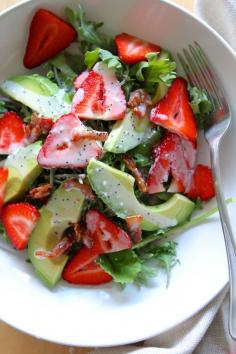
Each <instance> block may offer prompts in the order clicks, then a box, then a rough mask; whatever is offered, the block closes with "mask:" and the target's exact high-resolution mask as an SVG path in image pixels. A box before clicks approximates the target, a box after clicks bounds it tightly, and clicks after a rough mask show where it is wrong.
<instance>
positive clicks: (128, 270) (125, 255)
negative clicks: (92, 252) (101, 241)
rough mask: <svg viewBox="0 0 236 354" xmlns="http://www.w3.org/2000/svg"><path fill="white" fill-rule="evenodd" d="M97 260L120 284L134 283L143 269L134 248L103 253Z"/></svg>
mask: <svg viewBox="0 0 236 354" xmlns="http://www.w3.org/2000/svg"><path fill="white" fill-rule="evenodd" d="M96 262H97V263H99V264H100V265H101V267H102V268H103V269H104V270H105V271H106V272H107V273H109V274H110V275H111V276H112V277H113V279H114V281H115V282H117V283H120V284H127V283H133V282H134V281H135V279H136V277H137V275H138V274H139V272H140V271H141V262H140V260H139V257H138V256H137V255H136V253H135V252H134V251H132V250H125V251H120V252H115V253H110V254H106V255H102V256H100V257H99V258H98V260H97V261H96Z"/></svg>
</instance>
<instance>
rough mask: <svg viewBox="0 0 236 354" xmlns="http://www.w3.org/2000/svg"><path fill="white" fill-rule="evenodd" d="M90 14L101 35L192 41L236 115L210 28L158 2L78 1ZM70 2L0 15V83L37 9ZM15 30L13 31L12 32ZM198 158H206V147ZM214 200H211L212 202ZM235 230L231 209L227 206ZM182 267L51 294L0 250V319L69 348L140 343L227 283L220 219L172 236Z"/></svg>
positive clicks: (42, 2) (231, 172) (12, 68)
mask: <svg viewBox="0 0 236 354" xmlns="http://www.w3.org/2000/svg"><path fill="white" fill-rule="evenodd" d="M81 3H82V4H83V5H84V8H85V10H86V11H87V14H88V17H89V18H91V19H96V20H99V21H101V20H102V21H104V22H105V27H104V31H105V32H107V33H110V34H111V35H114V34H116V33H118V32H124V31H125V32H129V33H132V34H135V35H137V36H140V37H143V38H145V39H147V40H150V41H153V42H157V43H159V44H160V45H161V46H163V47H165V48H168V49H169V50H171V52H172V53H174V54H175V53H176V52H177V51H178V50H180V49H181V48H182V47H184V46H186V45H187V44H188V43H192V42H193V41H194V40H197V41H198V42H199V43H201V45H202V46H203V48H205V50H206V52H207V53H208V54H209V56H210V57H211V60H212V62H213V64H214V66H215V68H216V70H217V71H218V73H219V76H220V77H221V79H222V82H223V84H224V88H225V90H226V93H227V97H228V99H229V102H230V104H231V107H232V113H233V118H235V116H236V102H235V83H236V61H235V56H234V54H233V52H232V51H231V50H230V48H229V47H228V46H227V45H226V44H225V42H224V41H223V40H222V39H221V38H220V37H219V36H218V35H217V34H216V33H214V32H213V31H212V30H211V29H210V28H209V27H207V26H206V25H204V24H203V23H201V22H200V21H198V20H197V19H195V18H194V17H192V16H191V15H190V14H188V13H187V12H185V11H183V10H180V9H179V8H177V7H174V6H172V5H170V4H168V3H165V2H161V1H158V0H148V1H143V0H119V1H116V0H96V1H95V0H84V1H81ZM65 4H66V5H67V6H69V5H72V4H74V5H75V4H76V1H64V0H54V1H49V0H48V1H46V0H35V1H32V2H26V3H24V4H22V5H20V6H17V7H15V8H14V9H12V10H11V11H9V12H5V13H4V14H3V15H2V16H1V18H0V33H1V37H0V56H1V71H0V80H3V79H4V78H7V77H8V76H9V75H13V74H19V73H22V71H23V70H24V69H23V67H22V64H21V62H22V56H23V53H24V48H25V41H26V38H27V26H28V24H29V22H30V19H31V18H32V15H33V13H34V12H35V10H36V9H37V8H39V7H47V8H48V9H51V10H53V11H55V12H57V13H58V14H62V12H63V9H64V6H65ZM12 29H14V30H12ZM234 136H236V124H235V119H234V122H233V124H232V128H231V130H230V132H229V134H228V135H227V137H226V139H225V141H224V146H223V149H222V173H223V182H224V191H225V195H226V196H232V197H236V183H235V180H236V163H235V154H236V146H235V141H236V139H235V138H234ZM201 150H202V153H201V154H200V155H201V156H203V157H204V158H205V155H206V150H205V149H204V148H203V147H202V149H201ZM213 204H214V203H213V202H212V203H211V205H213ZM230 211H231V216H232V215H234V218H232V222H233V224H234V225H233V226H234V230H235V229H236V218H235V215H236V208H235V206H231V207H230ZM175 239H176V240H177V242H178V243H179V246H178V256H179V259H180V262H181V264H180V265H179V266H177V267H176V268H175V269H174V270H173V273H172V277H171V282H170V286H169V288H168V289H166V287H165V278H163V276H162V275H161V274H160V278H158V279H157V280H154V281H152V283H151V284H150V286H148V287H143V288H142V289H137V288H135V287H133V286H127V287H126V289H125V290H123V291H122V290H120V289H119V287H118V286H116V285H114V284H109V285H105V286H100V287H97V288H89V287H87V288H86V287H84V288H82V287H73V286H68V285H67V284H65V283H63V282H61V283H60V284H59V285H58V286H57V287H56V288H55V290H53V291H50V290H48V289H47V288H45V287H44V286H43V285H42V284H41V283H40V282H39V281H38V280H37V278H36V277H35V275H34V273H33V271H32V268H31V265H30V264H28V263H26V262H25V261H24V260H25V255H24V254H21V255H19V254H14V252H13V253H8V252H5V251H0V284H1V287H0V288H1V290H0V293H1V301H0V317H1V319H2V320H4V321H6V322H7V323H9V324H11V325H12V326H15V327H16V328H18V329H20V330H22V331H25V332H27V333H30V334H32V335H35V336H37V337H40V338H44V339H48V340H50V341H55V342H59V343H64V344H70V345H80V346H111V345H118V344H124V343H129V342H135V341H139V340H141V339H144V338H148V337H151V336H154V335H156V334H160V333H162V332H163V331H165V330H167V329H170V328H171V327H173V326H175V325H177V324H179V323H181V322H182V321H184V320H185V319H187V318H189V317H190V316H192V315H193V314H195V313H196V312H197V311H198V310H199V309H201V308H202V307H203V306H204V305H206V304H207V303H208V302H209V301H210V300H211V299H212V298H213V297H214V296H215V295H216V294H217V293H218V292H219V291H220V290H221V289H222V288H223V287H224V286H225V285H226V284H227V281H228V272H227V261H226V255H225V248H224V241H223V236H222V232H221V228H220V224H219V221H218V217H217V216H216V217H213V218H211V219H210V220H209V221H208V222H206V223H205V224H203V225H201V226H198V227H195V228H193V229H192V230H190V231H188V232H184V233H183V234H182V235H179V236H177V237H176V238H175Z"/></svg>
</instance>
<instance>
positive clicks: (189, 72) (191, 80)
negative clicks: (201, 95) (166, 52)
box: [177, 53, 198, 86]
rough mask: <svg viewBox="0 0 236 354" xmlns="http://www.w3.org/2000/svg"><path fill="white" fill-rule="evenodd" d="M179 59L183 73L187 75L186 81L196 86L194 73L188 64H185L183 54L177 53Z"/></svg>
mask: <svg viewBox="0 0 236 354" xmlns="http://www.w3.org/2000/svg"><path fill="white" fill-rule="evenodd" d="M177 56H178V58H179V61H180V63H181V65H182V67H183V69H184V72H185V75H186V76H187V79H188V82H189V83H190V85H192V86H194V85H196V86H198V84H197V80H196V78H195V75H194V73H193V72H192V70H191V69H190V67H189V65H188V64H187V62H186V61H185V59H184V58H183V56H182V55H181V54H180V53H178V54H177Z"/></svg>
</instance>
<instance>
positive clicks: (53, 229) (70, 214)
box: [28, 184, 84, 288]
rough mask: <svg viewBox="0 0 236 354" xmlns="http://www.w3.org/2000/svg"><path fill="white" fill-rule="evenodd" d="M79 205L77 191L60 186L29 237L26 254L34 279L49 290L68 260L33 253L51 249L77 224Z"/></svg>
mask: <svg viewBox="0 0 236 354" xmlns="http://www.w3.org/2000/svg"><path fill="white" fill-rule="evenodd" d="M83 203H84V195H83V194H82V193H81V191H80V190H79V189H78V188H75V187H70V188H69V189H68V188H65V184H62V185H61V186H60V187H59V188H58V189H57V190H56V191H55V192H54V193H53V195H52V197H51V198H50V200H49V201H48V203H47V205H46V206H45V207H43V208H42V209H41V211H40V214H41V216H40V219H39V221H38V223H37V224H36V227H35V229H34V230H33V233H32V234H31V236H30V241H29V245H28V254H29V258H30V261H31V262H32V264H33V266H34V268H35V272H36V274H37V276H38V277H39V278H40V279H41V280H42V282H43V283H44V284H46V285H47V286H48V287H49V288H53V287H54V286H55V285H56V283H57V282H58V281H59V279H60V277H61V273H62V271H63V268H64V266H65V264H66V262H67V260H68V257H67V256H66V255H65V256H60V257H58V258H56V259H55V260H53V259H40V258H37V257H36V256H35V251H36V250H42V249H43V250H52V249H53V247H54V246H55V245H56V244H57V243H58V242H59V241H60V239H61V236H62V234H63V232H64V230H65V229H66V228H67V227H68V226H69V225H70V223H76V222H77V221H79V219H80V215H81V211H82V207H83Z"/></svg>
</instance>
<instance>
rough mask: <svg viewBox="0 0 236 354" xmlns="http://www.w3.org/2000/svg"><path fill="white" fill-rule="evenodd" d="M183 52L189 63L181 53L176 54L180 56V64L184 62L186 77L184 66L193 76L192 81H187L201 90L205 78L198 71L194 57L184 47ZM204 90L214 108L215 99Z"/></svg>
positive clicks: (203, 87) (204, 84)
mask: <svg viewBox="0 0 236 354" xmlns="http://www.w3.org/2000/svg"><path fill="white" fill-rule="evenodd" d="M183 53H184V56H185V59H186V61H187V63H188V64H189V65H188V64H187V63H186V61H185V60H184V58H183V57H182V55H181V54H178V57H179V58H180V57H181V60H180V62H181V65H182V66H183V63H185V66H183V69H184V71H185V74H186V76H187V79H188V75H187V73H186V67H188V68H191V74H192V77H193V78H194V79H193V80H191V81H192V82H191V81H189V82H190V84H191V85H192V86H197V87H198V88H199V89H201V90H203V89H204V90H205V87H206V83H203V82H205V80H204V78H203V77H202V73H201V72H200V71H199V68H198V65H197V63H196V62H195V60H194V57H192V56H191V55H190V54H189V52H188V51H187V50H186V49H183ZM188 80H189V79H188ZM205 92H206V94H207V96H208V99H209V100H210V102H211V104H212V107H213V108H214V109H216V105H215V101H214V99H213V97H212V96H211V95H210V94H209V93H208V91H207V90H205Z"/></svg>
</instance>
